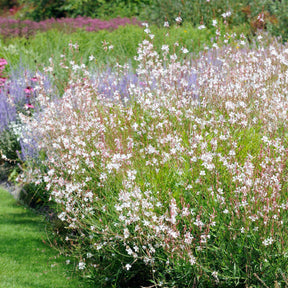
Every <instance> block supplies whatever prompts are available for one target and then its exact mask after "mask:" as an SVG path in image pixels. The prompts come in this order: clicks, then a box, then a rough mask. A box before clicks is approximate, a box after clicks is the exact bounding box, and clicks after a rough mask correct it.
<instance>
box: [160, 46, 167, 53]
mask: <svg viewBox="0 0 288 288" xmlns="http://www.w3.org/2000/svg"><path fill="white" fill-rule="evenodd" d="M161 50H162V51H164V52H167V53H169V46H168V45H162V47H161Z"/></svg>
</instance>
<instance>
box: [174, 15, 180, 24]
mask: <svg viewBox="0 0 288 288" xmlns="http://www.w3.org/2000/svg"><path fill="white" fill-rule="evenodd" d="M175 21H176V22H177V23H178V24H180V23H181V22H182V18H181V17H180V16H178V17H177V18H176V19H175Z"/></svg>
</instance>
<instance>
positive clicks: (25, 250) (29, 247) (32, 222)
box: [0, 188, 89, 288]
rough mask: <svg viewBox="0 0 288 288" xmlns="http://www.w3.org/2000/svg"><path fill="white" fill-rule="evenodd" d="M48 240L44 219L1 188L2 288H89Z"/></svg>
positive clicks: (0, 273)
mask: <svg viewBox="0 0 288 288" xmlns="http://www.w3.org/2000/svg"><path fill="white" fill-rule="evenodd" d="M46 238H47V236H46V232H45V223H44V219H43V217H41V216H39V215H36V214H34V213H33V212H32V211H31V210H29V209H28V208H25V207H23V206H21V205H19V204H17V203H16V201H15V200H14V198H13V197H12V196H11V195H9V193H8V192H7V191H5V190H3V189H1V188H0V283H1V284H0V287H3V288H4V287H5V288H12V287H13V288H26V287H27V288H56V287H57V288H65V287H67V288H68V287H69V288H74V287H89V286H88V285H87V284H85V283H83V281H81V280H80V278H76V276H75V275H73V273H72V272H71V271H72V269H73V267H72V264H69V265H66V263H65V260H66V258H65V257H63V256H60V255H59V253H58V252H57V251H56V250H55V249H53V248H51V247H50V246H49V245H47V244H44V243H43V240H44V241H45V239H46ZM69 269H70V270H71V271H70V272H69V271H68V270H69Z"/></svg>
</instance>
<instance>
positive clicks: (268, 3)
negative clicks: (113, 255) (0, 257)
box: [0, 0, 288, 40]
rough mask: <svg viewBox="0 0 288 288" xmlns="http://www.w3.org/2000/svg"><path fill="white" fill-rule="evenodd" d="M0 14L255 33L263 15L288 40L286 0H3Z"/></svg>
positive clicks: (271, 29) (272, 29)
mask: <svg viewBox="0 0 288 288" xmlns="http://www.w3.org/2000/svg"><path fill="white" fill-rule="evenodd" d="M0 11H2V16H5V17H6V18H7V16H8V18H11V17H12V18H13V19H17V20H30V21H36V22H40V21H44V20H47V19H51V18H54V19H59V18H64V17H66V18H76V17H79V16H81V17H91V18H93V19H95V18H98V19H102V20H109V19H113V18H117V17H120V18H124V17H128V18H132V17H137V19H139V20H141V21H148V22H149V23H150V24H157V25H163V22H164V20H165V19H167V20H168V21H170V22H173V21H174V19H175V17H176V16H175V15H181V18H182V19H183V20H184V22H185V21H188V22H189V23H190V24H191V25H194V26H197V25H200V24H205V25H209V23H210V19H215V18H216V19H220V18H221V19H223V20H224V22H226V23H229V24H230V25H232V26H238V25H246V26H247V27H249V29H250V30H251V31H253V32H255V30H256V29H257V28H259V27H258V26H259V22H258V21H257V18H258V17H259V15H260V14H261V15H263V19H264V22H263V26H264V28H265V29H267V30H268V31H269V32H272V34H274V35H276V36H282V37H283V40H287V37H288V33H287V23H288V13H287V12H288V2H287V1H286V0H283V1H279V0H253V1H251V0H244V1H242V0H241V1H240V0H208V1H207V0H205V1H204V0H201V1H193V0H153V1H152V0H66V1H64V0H61V1H58V0H57V1H56V0H41V1H39V0H12V1H8V0H1V1H0ZM227 12H228V14H227ZM230 12H231V15H230ZM7 21H8V20H7ZM1 22H3V21H1ZM18 23H19V22H18ZM2 25H7V23H6V24H3V23H1V24H0V26H2ZM19 25H20V23H19ZM21 25H22V23H21ZM47 25H48V24H47Z"/></svg>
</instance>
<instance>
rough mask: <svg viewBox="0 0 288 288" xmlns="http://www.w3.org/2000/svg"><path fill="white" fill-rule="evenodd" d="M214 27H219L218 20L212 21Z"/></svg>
mask: <svg viewBox="0 0 288 288" xmlns="http://www.w3.org/2000/svg"><path fill="white" fill-rule="evenodd" d="M212 26H214V27H216V26H217V20H216V19H214V20H212Z"/></svg>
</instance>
